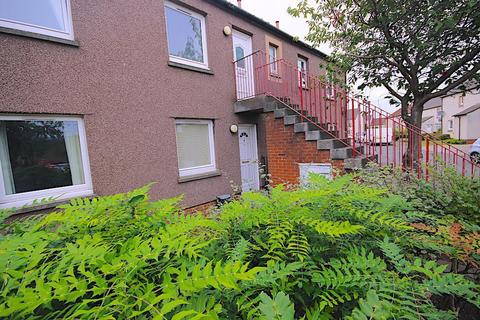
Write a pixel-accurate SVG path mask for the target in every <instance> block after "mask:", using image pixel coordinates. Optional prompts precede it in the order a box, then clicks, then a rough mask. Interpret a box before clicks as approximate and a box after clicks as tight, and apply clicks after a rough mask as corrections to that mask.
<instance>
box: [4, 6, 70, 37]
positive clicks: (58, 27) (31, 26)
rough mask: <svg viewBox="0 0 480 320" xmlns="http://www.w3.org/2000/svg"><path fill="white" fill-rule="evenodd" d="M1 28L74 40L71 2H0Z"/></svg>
mask: <svg viewBox="0 0 480 320" xmlns="http://www.w3.org/2000/svg"><path fill="white" fill-rule="evenodd" d="M0 27H5V28H9V29H17V30H22V31H28V32H34V33H39V34H43V35H47V36H52V37H57V38H63V39H68V40H73V27H72V14H71V11H70V0H0Z"/></svg>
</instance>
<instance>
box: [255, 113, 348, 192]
mask: <svg viewBox="0 0 480 320" xmlns="http://www.w3.org/2000/svg"><path fill="white" fill-rule="evenodd" d="M263 118H264V122H265V139H266V145H267V155H268V172H269V173H270V174H271V180H272V182H273V184H274V185H275V184H279V183H289V184H297V183H298V182H299V181H298V179H299V169H298V164H299V163H311V162H314V163H332V166H333V168H334V170H335V169H337V170H340V171H343V160H333V161H332V160H330V151H327V150H322V151H320V150H318V149H317V143H316V141H306V140H305V134H304V133H303V132H302V133H295V132H294V131H293V125H289V126H285V125H284V124H283V118H280V119H275V117H274V115H273V112H269V113H265V114H263Z"/></svg>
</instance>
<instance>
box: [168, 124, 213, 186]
mask: <svg viewBox="0 0 480 320" xmlns="http://www.w3.org/2000/svg"><path fill="white" fill-rule="evenodd" d="M176 136H177V157H178V168H179V176H180V177H185V176H191V175H197V174H203V173H208V172H213V171H215V170H216V167H215V150H214V144H213V121H212V120H190V119H184V120H183V119H182V120H180V119H179V120H177V121H176Z"/></svg>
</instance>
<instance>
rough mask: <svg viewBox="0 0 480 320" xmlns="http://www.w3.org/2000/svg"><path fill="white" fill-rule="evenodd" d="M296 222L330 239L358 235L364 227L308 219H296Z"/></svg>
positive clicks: (341, 222)
mask: <svg viewBox="0 0 480 320" xmlns="http://www.w3.org/2000/svg"><path fill="white" fill-rule="evenodd" d="M296 222H297V223H300V224H303V225H305V226H308V227H311V228H312V229H314V230H315V231H316V232H317V233H320V234H325V235H328V236H331V237H339V236H341V235H346V234H357V233H360V232H361V231H362V230H363V229H364V227H363V226H361V225H354V224H351V223H350V222H349V221H325V220H318V219H314V218H308V217H298V218H296Z"/></svg>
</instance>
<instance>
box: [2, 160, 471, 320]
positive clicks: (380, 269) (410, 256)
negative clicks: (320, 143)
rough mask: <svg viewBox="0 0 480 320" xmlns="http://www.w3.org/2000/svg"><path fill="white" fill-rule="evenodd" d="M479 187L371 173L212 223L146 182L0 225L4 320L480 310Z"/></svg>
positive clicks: (318, 180)
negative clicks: (156, 195)
mask: <svg viewBox="0 0 480 320" xmlns="http://www.w3.org/2000/svg"><path fill="white" fill-rule="evenodd" d="M479 200H480V182H479V181H478V179H477V180H472V179H469V178H462V177H460V176H458V175H456V174H455V173H454V172H447V173H446V174H445V175H444V176H438V177H432V178H431V180H430V182H425V181H422V180H415V178H413V177H407V176H405V174H404V173H402V172H390V171H388V170H386V169H378V168H370V169H369V170H367V171H366V172H364V173H361V174H358V175H345V176H341V177H338V178H336V179H335V180H332V181H329V180H326V179H324V178H322V177H320V176H312V177H311V180H310V184H309V185H308V186H307V187H305V188H294V189H293V190H292V189H291V188H288V190H287V189H286V188H284V186H277V187H275V188H272V189H270V190H268V192H248V193H244V194H243V195H242V196H241V198H240V199H239V200H236V201H232V202H230V203H228V204H225V205H223V206H222V207H221V208H218V209H216V210H214V211H213V212H212V213H210V214H209V215H204V214H201V213H199V214H193V215H185V214H184V213H183V212H182V211H181V210H180V209H179V203H180V201H181V197H179V198H173V199H164V200H160V201H151V200H150V199H149V186H146V187H143V188H140V189H137V190H134V191H132V192H129V193H127V194H118V195H113V196H106V197H100V198H97V199H93V200H88V199H83V200H74V201H72V203H71V204H69V205H63V206H60V207H59V208H58V209H57V210H56V212H55V213H52V214H49V215H47V216H45V217H43V218H30V219H28V220H25V221H18V222H15V223H13V224H8V225H7V224H2V232H1V234H2V235H1V238H0V248H1V249H0V269H1V270H2V279H1V289H0V297H1V300H0V317H1V318H4V319H19V318H38V319H58V318H62V319H79V318H89V319H126V318H136V319H287V320H288V319H308V320H313V319H400V318H401V319H457V318H458V317H459V315H458V314H463V315H468V316H472V317H471V318H464V319H474V318H475V317H477V316H478V315H479V313H478V312H479V309H478V307H480V286H479V284H478V280H479V279H478V268H477V266H478V263H480V228H479V226H478V223H479V221H480V209H479V207H478V204H479V203H480V201H479Z"/></svg>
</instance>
